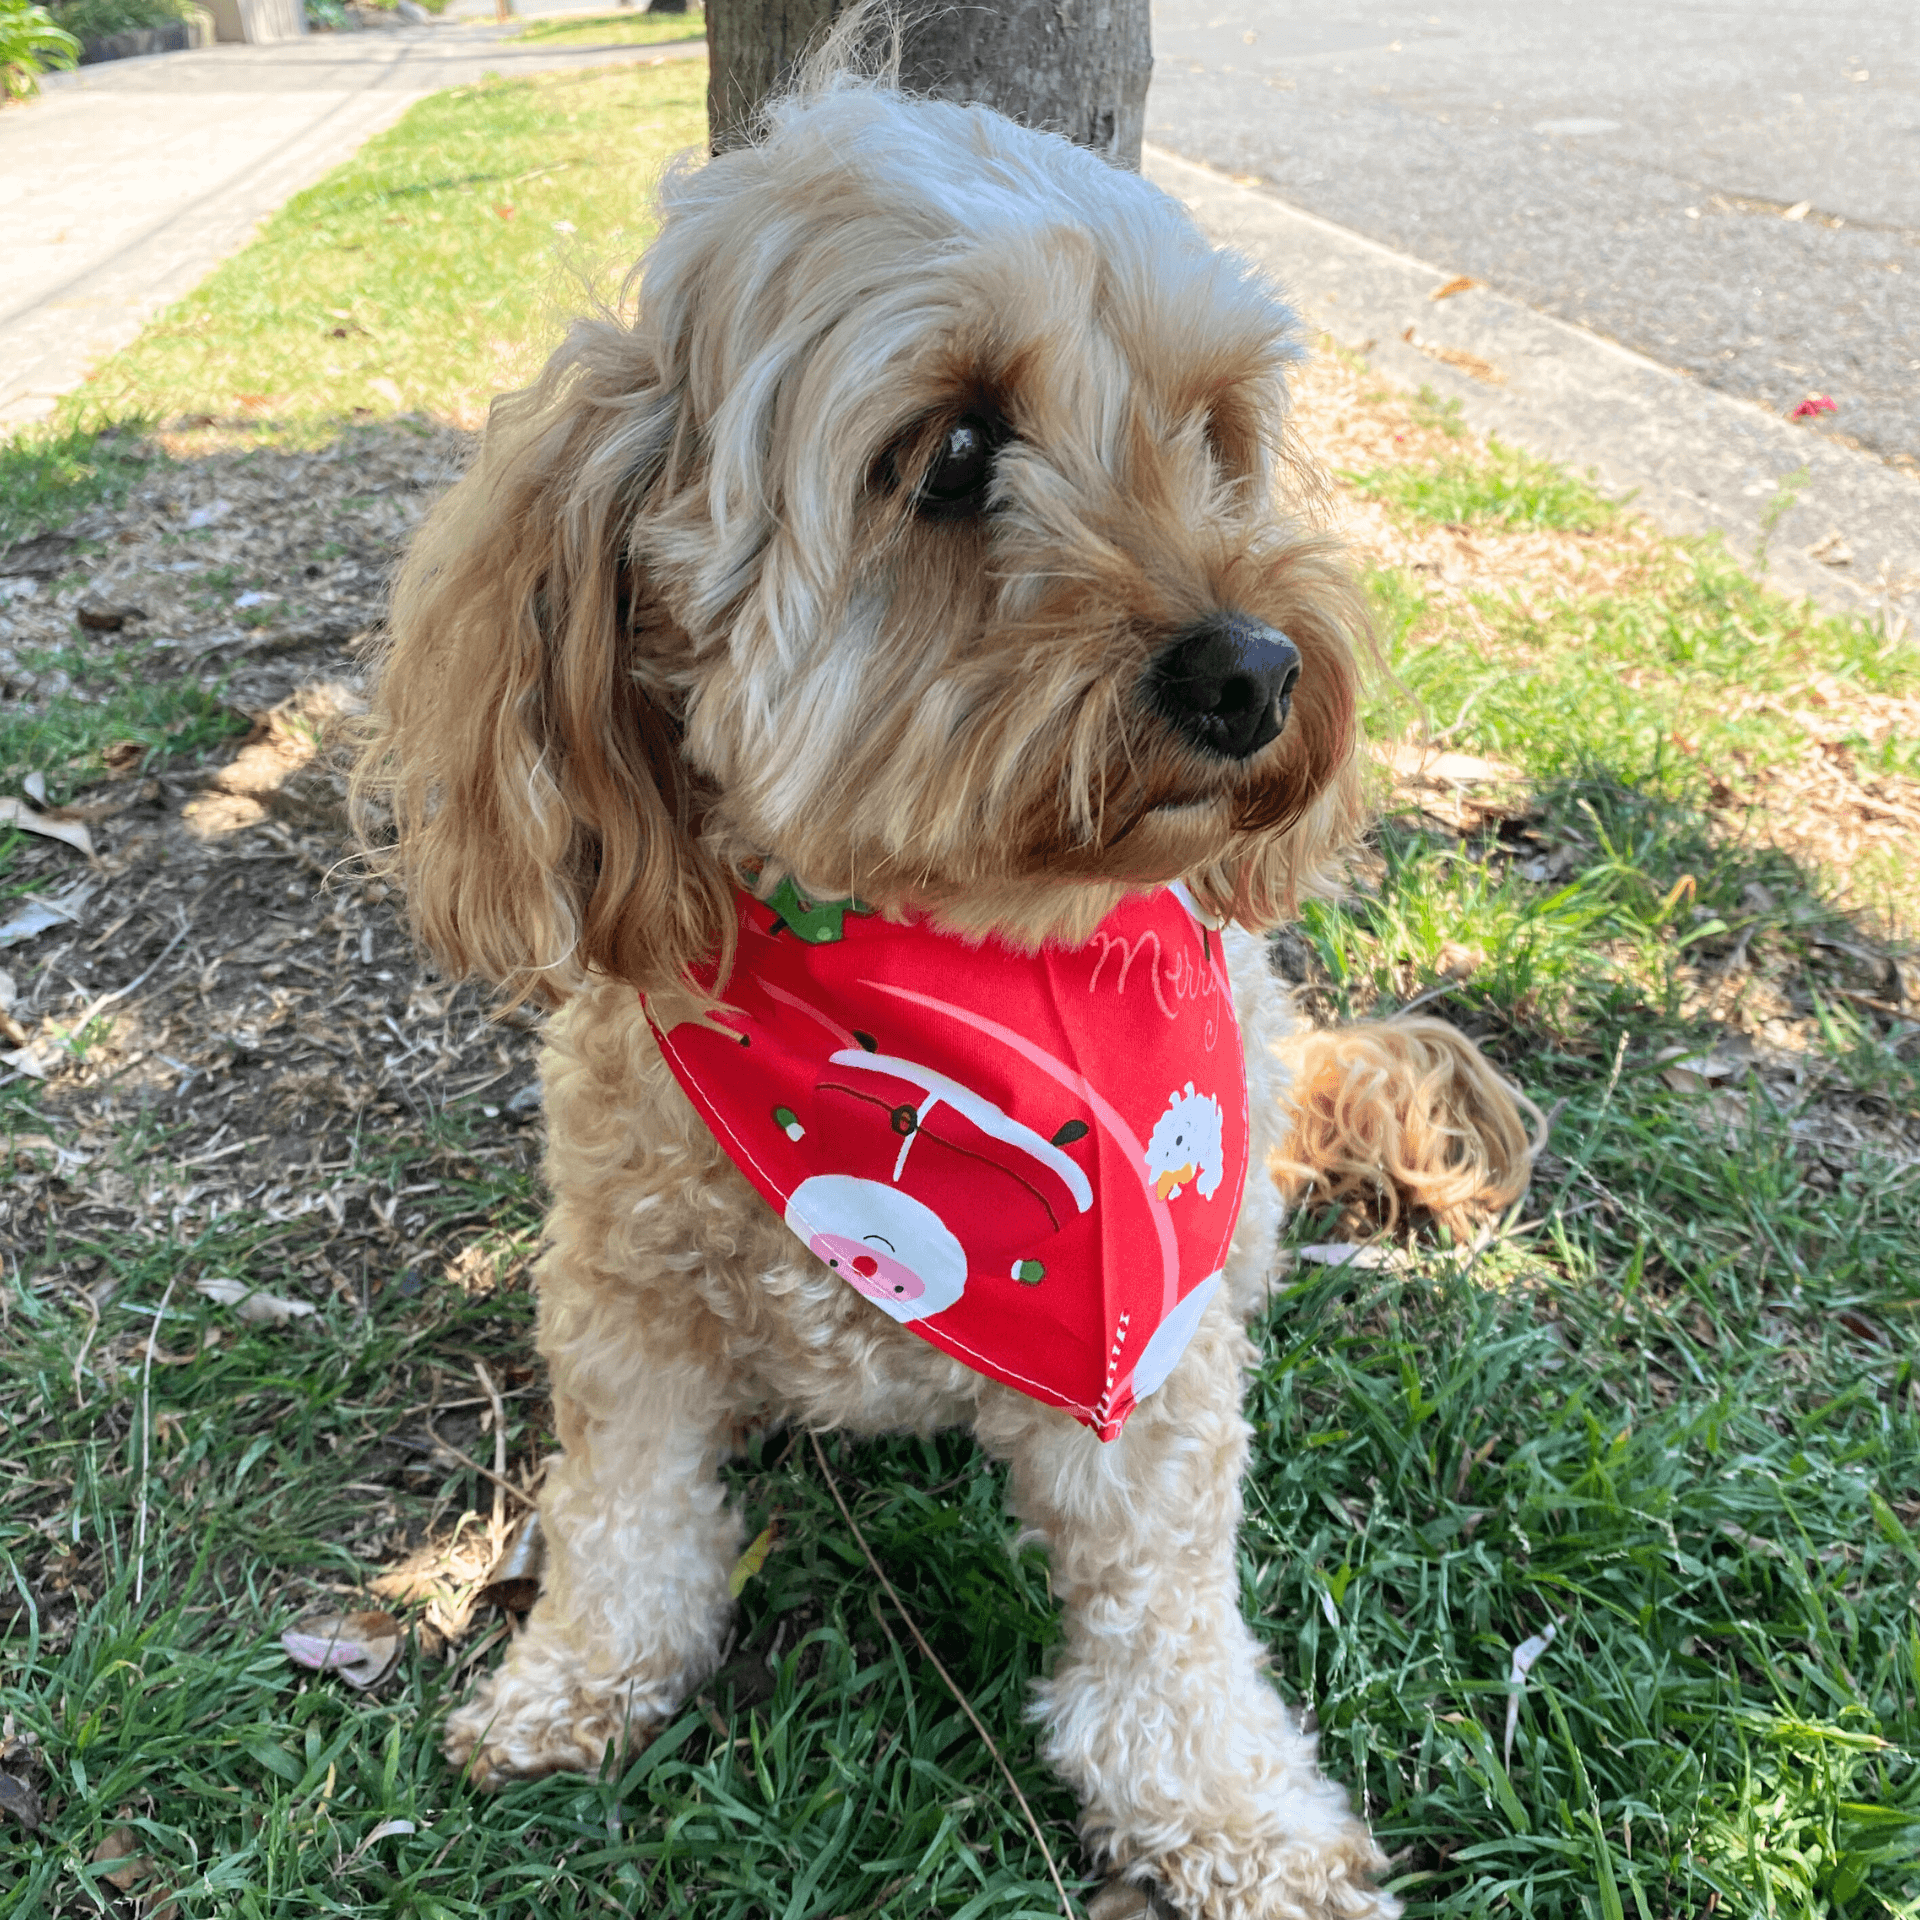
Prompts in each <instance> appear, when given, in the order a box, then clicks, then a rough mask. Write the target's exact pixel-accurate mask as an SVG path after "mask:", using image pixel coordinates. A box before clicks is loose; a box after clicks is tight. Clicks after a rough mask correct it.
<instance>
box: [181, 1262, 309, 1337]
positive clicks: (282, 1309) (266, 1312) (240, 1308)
mask: <svg viewBox="0 0 1920 1920" xmlns="http://www.w3.org/2000/svg"><path fill="white" fill-rule="evenodd" d="M193 1290H194V1292H195V1293H197V1294H199V1295H200V1296H201V1298H202V1299H206V1300H211V1301H212V1302H213V1303H214V1305H215V1306H217V1307H231V1308H232V1309H233V1310H234V1312H235V1313H237V1314H238V1315H239V1316H240V1318H241V1319H242V1320H244V1321H246V1323H247V1324H248V1325H249V1326H252V1327H284V1326H285V1325H286V1324H287V1322H288V1321H289V1320H304V1319H305V1318H306V1317H307V1315H308V1314H310V1313H317V1312H318V1311H319V1309H318V1308H317V1307H315V1306H314V1304H313V1303H312V1301H310V1300H289V1299H287V1298H285V1296H284V1295H281V1294H277V1293H263V1292H262V1291H261V1290H260V1289H259V1288H258V1287H250V1286H248V1285H247V1283H246V1282H245V1281H244V1280H229V1279H226V1278H223V1277H222V1276H220V1275H218V1274H209V1275H208V1276H207V1277H206V1278H205V1279H204V1280H196V1281H195V1282H194V1285H193Z"/></svg>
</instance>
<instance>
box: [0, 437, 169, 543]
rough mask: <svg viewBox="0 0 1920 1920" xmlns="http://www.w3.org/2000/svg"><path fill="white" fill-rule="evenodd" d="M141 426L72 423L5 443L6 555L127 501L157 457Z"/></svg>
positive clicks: (2, 520)
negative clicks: (86, 514)
mask: <svg viewBox="0 0 1920 1920" xmlns="http://www.w3.org/2000/svg"><path fill="white" fill-rule="evenodd" d="M140 425H141V423H139V422H137V421H136V422H120V423H116V424H114V425H111V426H108V427H105V428H103V427H101V426H99V425H98V424H95V425H92V426H75V425H72V424H70V423H69V424H62V425H60V426H57V427H53V428H48V429H36V428H25V429H21V430H18V431H16V432H14V433H12V434H10V435H8V436H7V437H6V438H5V439H4V440H0V550H3V549H4V548H6V547H8V546H10V545H12V543H13V542H14V541H16V540H21V539H26V538H29V537H31V536H32V535H34V534H36V533H39V532H40V531H42V530H43V529H44V528H47V527H51V526H58V525H60V524H62V523H64V522H65V521H68V520H71V519H72V518H73V516H74V515H75V514H77V513H80V512H82V511H84V510H85V509H86V508H88V507H91V506H98V505H111V504H113V503H114V502H117V501H119V500H121V499H124V498H125V496H126V494H127V492H128V490H129V489H130V488H131V487H133V486H134V485H135V484H136V482H138V481H139V479H140V478H141V476H142V475H143V474H145V473H146V471H147V470H148V468H149V467H150V466H151V465H152V464H153V461H154V458H155V450H154V449H153V448H152V447H151V446H150V445H148V444H147V442H146V440H145V439H144V437H143V436H142V434H141V433H140V431H139V427H140Z"/></svg>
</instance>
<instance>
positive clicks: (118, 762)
mask: <svg viewBox="0 0 1920 1920" xmlns="http://www.w3.org/2000/svg"><path fill="white" fill-rule="evenodd" d="M146 757H147V750H146V748H145V747H143V746H142V745H141V744H140V742H139V741H138V740H115V741H114V742H113V743H112V744H111V745H109V746H105V747H102V748H101V749H100V758H101V761H102V762H103V763H104V764H105V766H106V769H107V771H108V772H109V773H111V774H117V775H121V776H125V775H126V774H129V773H132V772H133V771H134V770H135V769H136V768H138V767H139V765H140V763H141V762H142V761H143V760H145V759H146Z"/></svg>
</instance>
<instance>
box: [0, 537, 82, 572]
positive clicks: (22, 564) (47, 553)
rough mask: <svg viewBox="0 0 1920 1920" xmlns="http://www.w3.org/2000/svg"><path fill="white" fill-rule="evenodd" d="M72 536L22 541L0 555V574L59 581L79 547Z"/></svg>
mask: <svg viewBox="0 0 1920 1920" xmlns="http://www.w3.org/2000/svg"><path fill="white" fill-rule="evenodd" d="M79 544H80V543H79V541H77V540H76V539H75V538H74V537H73V536H72V535H71V534H66V533H43V534H41V535H40V536H39V538H38V539H35V540H22V541H21V542H20V543H19V544H18V545H17V546H12V547H9V548H8V549H7V550H6V552H4V553H0V574H32V575H33V576H34V577H35V578H36V579H39V580H56V579H58V578H59V576H60V575H61V574H63V573H65V572H66V570H67V560H68V558H69V556H70V555H71V554H72V552H73V550H74V548H75V547H77V546H78V545H79Z"/></svg>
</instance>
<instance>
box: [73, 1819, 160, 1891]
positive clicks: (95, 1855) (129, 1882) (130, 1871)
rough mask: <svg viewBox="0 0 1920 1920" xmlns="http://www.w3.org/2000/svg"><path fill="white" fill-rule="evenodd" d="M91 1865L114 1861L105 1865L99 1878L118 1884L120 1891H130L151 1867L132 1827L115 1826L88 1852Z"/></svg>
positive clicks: (111, 1883) (116, 1885) (111, 1884)
mask: <svg viewBox="0 0 1920 1920" xmlns="http://www.w3.org/2000/svg"><path fill="white" fill-rule="evenodd" d="M87 1860H88V1864H89V1865H91V1866H96V1867H98V1866H106V1863H107V1862H108V1861H117V1862H118V1863H119V1864H118V1865H117V1866H111V1867H108V1868H107V1871H106V1872H105V1873H103V1874H101V1875H100V1878H101V1879H102V1880H104V1881H106V1882H107V1884H108V1885H109V1886H114V1887H118V1888H119V1889H120V1891H121V1892H122V1893H131V1892H132V1891H133V1889H134V1888H135V1887H137V1886H138V1885H139V1884H140V1882H141V1881H142V1880H144V1879H145V1878H146V1877H147V1875H148V1874H149V1873H151V1872H152V1871H153V1868H152V1866H151V1864H150V1863H149V1862H148V1860H147V1859H146V1856H145V1855H144V1854H142V1853H141V1852H140V1837H139V1835H138V1834H136V1833H135V1832H134V1831H133V1829H132V1828H131V1827H115V1828H114V1830H113V1831H112V1832H111V1833H109V1834H107V1835H106V1836H105V1837H104V1838H103V1839H102V1840H101V1842H100V1844H99V1845H98V1846H97V1847H95V1848H94V1850H93V1851H92V1853H90V1854H89V1855H88V1856H87Z"/></svg>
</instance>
